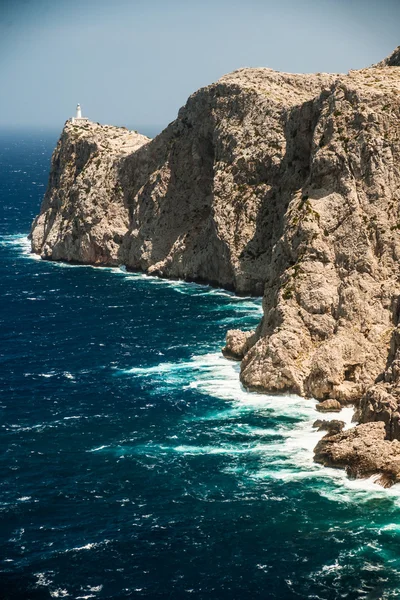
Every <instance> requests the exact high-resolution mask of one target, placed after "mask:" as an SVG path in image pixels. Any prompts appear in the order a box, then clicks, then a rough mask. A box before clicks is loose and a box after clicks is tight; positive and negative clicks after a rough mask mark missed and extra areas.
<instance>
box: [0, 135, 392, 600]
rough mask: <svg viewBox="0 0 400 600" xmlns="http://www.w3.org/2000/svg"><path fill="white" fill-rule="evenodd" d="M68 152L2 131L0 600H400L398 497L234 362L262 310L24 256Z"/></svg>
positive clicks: (39, 138)
mask: <svg viewBox="0 0 400 600" xmlns="http://www.w3.org/2000/svg"><path fill="white" fill-rule="evenodd" d="M58 135H59V132H57V131H33V130H32V131H28V130H18V131H11V130H9V131H5V130H4V131H1V132H0V254H1V260H0V270H1V275H0V282H1V285H0V297H1V300H0V302H1V311H0V319H1V325H0V336H1V343H0V418H1V423H0V456H1V465H0V469H1V470H0V599H1V600H45V599H46V600H47V599H52V598H67V599H73V600H88V599H93V600H103V599H108V600H120V599H121V600H122V599H126V598H138V599H140V598H146V599H149V600H158V599H160V600H161V599H163V600H164V599H171V600H180V599H188V600H200V599H201V600H247V599H251V600H255V599H283V600H291V599H293V600H298V599H303V598H304V599H305V598H312V599H321V600H322V599H324V600H330V599H332V600H333V599H341V598H345V599H349V600H350V599H359V598H363V599H386V598H399V597H400V486H394V487H393V488H391V489H390V490H384V489H383V488H381V487H379V486H378V485H376V484H375V483H374V480H373V478H371V479H369V480H362V481H360V480H358V481H350V480H349V479H347V477H346V475H345V473H344V472H343V471H341V470H335V469H327V468H323V467H321V466H319V465H317V464H315V463H314V462H313V448H314V446H315V445H316V443H317V442H318V440H319V439H320V437H321V436H322V434H321V433H318V432H317V431H316V430H315V429H313V428H312V424H313V422H314V421H315V420H316V419H317V418H318V416H319V415H318V413H317V412H316V411H315V402H314V401H313V400H306V399H302V398H299V397H297V396H270V395H264V394H256V393H249V392H247V391H246V390H245V389H244V388H243V387H242V386H241V384H240V380H239V364H238V363H236V362H232V361H228V360H226V359H225V358H223V356H222V354H221V347H222V346H223V344H224V337H225V333H226V331H227V330H228V329H230V328H243V329H251V328H254V327H255V326H256V325H257V323H258V322H259V320H260V318H261V315H262V303H261V299H260V298H250V297H249V298H243V297H237V296H235V295H234V294H232V293H229V292H227V291H224V290H219V289H215V288H212V287H208V286H204V285H197V284H193V283H185V282H182V281H168V280H162V279H158V278H155V277H149V276H146V275H145V274H143V273H131V272H128V271H126V269H125V268H124V266H123V265H121V267H120V268H93V267H91V266H79V265H78V266H77V265H74V266H72V265H69V264H65V263H55V262H47V261H43V260H41V259H39V258H38V257H36V256H34V255H32V254H31V253H30V244H29V240H28V239H27V235H28V233H29V230H30V226H31V222H32V219H33V218H34V216H35V215H36V214H37V213H38V211H39V207H40V203H41V199H42V197H43V194H44V192H45V189H46V184H47V178H48V172H49V167H50V158H51V153H52V150H53V148H54V146H55V143H56V141H57V138H58ZM352 414H353V413H352V410H351V408H347V409H345V410H344V411H343V412H342V414H341V415H340V417H339V418H341V419H343V420H345V421H346V426H347V427H350V426H351V420H352ZM329 418H337V415H335V414H332V415H329Z"/></svg>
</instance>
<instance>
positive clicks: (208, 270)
mask: <svg viewBox="0 0 400 600" xmlns="http://www.w3.org/2000/svg"><path fill="white" fill-rule="evenodd" d="M399 57H400V54H399V49H397V50H396V51H395V52H394V54H393V55H392V56H391V57H389V58H388V59H386V61H383V62H382V63H380V64H379V65H377V66H375V67H373V68H370V69H365V70H361V71H351V72H350V73H349V74H348V75H340V76H339V75H324V74H317V75H290V74H285V73H277V72H275V71H272V70H269V69H241V70H239V71H236V72H234V73H232V74H230V75H227V76H225V77H223V78H222V79H220V80H219V81H218V82H217V83H215V84H213V85H211V86H209V87H207V88H204V89H201V90H199V91H198V92H196V93H195V94H193V96H191V97H190V98H189V100H188V102H187V104H186V106H185V107H184V108H182V109H181V110H180V112H179V115H178V118H177V119H176V121H174V122H173V123H171V125H169V127H167V129H166V130H164V131H163V132H162V133H161V134H160V135H159V136H157V137H156V138H155V139H154V140H148V139H147V138H145V137H144V136H141V135H139V134H137V133H133V132H128V131H127V130H123V129H118V128H114V127H105V126H99V125H95V124H88V125H85V126H79V127H76V126H73V125H72V124H70V123H67V124H66V126H65V128H64V131H63V133H62V136H61V139H60V141H59V143H58V146H57V149H56V151H55V153H54V155H53V162H52V170H51V175H50V181H49V187H48V190H47V192H46V196H45V198H44V201H43V205H42V208H41V213H40V215H39V217H37V219H36V220H35V222H34V224H33V228H32V234H31V235H32V249H33V251H34V252H36V253H38V254H40V255H41V256H42V257H43V258H47V259H52V260H68V261H77V262H86V263H93V264H111V265H117V264H124V265H126V266H127V267H128V268H131V269H141V270H144V271H147V272H149V273H153V274H158V275H161V276H164V277H172V278H183V279H186V280H197V281H207V282H210V283H213V284H216V285H219V286H223V287H226V288H230V289H234V290H236V291H237V292H239V293H246V294H248V293H250V294H261V293H262V292H264V317H263V319H262V321H261V323H260V325H259V327H258V328H257V330H256V331H255V332H245V333H244V332H240V331H232V332H229V333H228V336H227V345H226V347H225V349H224V352H225V354H226V355H228V356H230V357H233V358H236V359H242V372H241V377H242V380H243V382H244V384H245V385H246V386H247V387H249V388H250V389H259V390H268V391H272V392H295V393H299V394H301V395H304V396H313V397H315V398H317V399H319V400H326V399H336V400H338V401H339V402H341V403H347V402H357V403H359V408H358V416H359V419H360V421H362V422H369V421H374V420H380V421H383V422H384V423H385V427H386V430H385V431H386V435H387V437H388V438H389V439H393V438H398V439H400V426H399V419H400V409H398V405H399V404H400V395H398V390H399V374H400V367H399V365H400V350H399V340H400V337H399V335H400V334H399V330H398V329H397V325H398V322H399V314H400V302H399V268H398V264H399V258H400V212H399V206H400V68H399V65H400V59H399Z"/></svg>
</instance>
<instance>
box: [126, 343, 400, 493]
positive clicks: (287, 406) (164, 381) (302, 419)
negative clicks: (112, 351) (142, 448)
mask: <svg viewBox="0 0 400 600" xmlns="http://www.w3.org/2000/svg"><path fill="white" fill-rule="evenodd" d="M239 371H240V365H239V363H237V362H233V361H229V360H227V359H225V358H224V357H223V356H222V355H221V354H220V353H208V354H204V355H200V356H193V357H192V358H191V359H190V360H188V361H181V362H176V363H169V362H166V363H160V364H158V365H153V366H150V367H136V368H132V369H129V370H128V371H125V372H124V373H125V374H129V375H133V376H135V377H146V378H153V379H154V380H155V382H157V386H156V387H157V390H158V391H159V390H160V387H161V388H162V387H163V386H175V387H181V388H183V389H184V388H189V389H190V388H192V389H196V390H197V391H198V392H199V393H201V394H205V395H209V396H212V397H214V398H219V399H220V400H222V401H224V402H225V403H226V406H225V408H223V409H222V410H218V411H215V412H208V413H206V414H203V415H201V416H197V417H196V418H195V420H196V421H204V422H207V421H218V426H217V427H216V430H217V432H218V434H219V437H220V438H222V440H221V441H222V443H218V444H216V445H204V446H201V445H196V444H193V445H190V444H177V445H176V446H160V449H162V450H164V451H165V450H167V451H168V450H169V451H174V452H177V453H181V454H187V455H196V454H225V455H232V456H235V455H240V454H243V455H244V454H257V455H258V465H259V466H258V467H257V470H256V471H252V472H246V477H249V478H250V479H253V480H262V479H266V480H267V479H276V480H280V481H283V482H290V481H293V480H307V483H308V485H310V486H314V487H315V489H316V490H317V491H318V493H320V494H321V495H322V496H324V497H326V498H328V499H330V500H332V501H335V502H354V501H355V502H359V501H360V500H361V501H365V500H369V499H370V498H371V497H382V496H385V495H386V496H387V495H389V496H391V497H392V498H393V499H395V500H396V499H398V500H396V502H397V501H398V502H399V503H400V486H394V487H393V488H390V489H389V490H385V489H384V488H382V487H381V486H379V485H378V484H377V483H376V481H375V480H376V477H372V478H369V479H358V480H355V481H352V480H349V479H348V478H347V475H346V473H345V472H344V471H342V470H340V469H331V468H326V467H323V466H322V465H319V464H317V463H315V462H314V453H313V450H314V448H315V446H316V445H317V443H318V441H319V440H320V439H321V438H322V437H323V435H325V433H324V432H319V431H317V430H316V429H314V428H313V427H312V425H313V423H314V421H316V420H317V419H320V418H322V419H324V420H334V419H340V420H341V421H344V422H345V429H349V428H351V427H354V426H355V423H354V422H353V408H352V407H345V408H343V409H342V411H341V412H340V413H339V414H338V413H324V415H321V414H319V413H318V412H317V411H316V409H315V406H316V404H317V402H316V401H315V400H311V399H305V398H301V397H299V396H295V395H269V394H258V393H254V392H248V391H246V389H245V388H244V387H243V386H242V385H241V383H240V379H239ZM248 414H251V415H259V416H260V417H263V418H265V417H267V418H271V420H273V421H274V422H275V423H276V427H272V428H271V427H269V428H266V429H262V428H261V429H260V430H259V431H258V428H253V430H252V429H251V428H248V429H247V430H246V425H245V424H243V422H242V421H243V419H245V418H246V415H248ZM285 419H286V421H285ZM214 428H215V427H214ZM246 431H247V433H251V434H252V435H253V437H254V440H255V443H243V442H240V441H237V442H235V435H238V436H239V435H242V434H246ZM226 435H229V436H230V438H231V439H232V443H229V444H227V443H225V441H226V440H224V438H226ZM257 437H258V438H259V441H258V442H257ZM228 470H229V471H230V472H232V473H235V472H236V473H237V475H238V476H242V475H243V469H242V468H241V467H237V468H236V467H235V466H233V467H232V468H228ZM321 483H323V485H321Z"/></svg>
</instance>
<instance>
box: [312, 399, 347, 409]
mask: <svg viewBox="0 0 400 600" xmlns="http://www.w3.org/2000/svg"><path fill="white" fill-rule="evenodd" d="M315 408H316V409H317V410H318V411H319V412H340V411H341V410H342V405H341V404H340V402H338V401H337V400H332V398H330V399H328V400H324V401H323V402H320V403H319V404H317V406H316V407H315Z"/></svg>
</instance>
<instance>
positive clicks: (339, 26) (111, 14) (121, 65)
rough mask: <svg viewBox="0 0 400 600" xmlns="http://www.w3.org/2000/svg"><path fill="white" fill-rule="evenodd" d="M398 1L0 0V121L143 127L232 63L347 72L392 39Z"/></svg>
mask: <svg viewBox="0 0 400 600" xmlns="http://www.w3.org/2000/svg"><path fill="white" fill-rule="evenodd" d="M399 23H400V0H371V1H368V0H240V1H239V0H213V1H211V0H198V1H193V0H186V1H184V0H80V1H79V0H68V2H67V1H65V0H0V82H1V88H0V89H1V93H0V126H2V127H4V126H13V125H19V126H20V125H22V126H26V125H30V126H32V125H37V126H40V127H43V126H48V127H51V128H59V129H61V127H62V125H63V123H64V121H65V120H66V119H67V118H68V117H70V116H71V115H72V114H73V113H74V109H75V106H76V103H77V102H78V101H79V102H80V103H81V105H82V107H83V113H84V115H85V116H88V117H89V118H91V119H92V120H94V121H100V122H101V123H110V124H118V125H133V126H136V127H137V128H139V129H140V128H142V129H143V128H145V127H146V126H148V125H157V126H164V125H166V124H167V123H168V122H170V121H172V120H173V119H174V118H175V116H176V114H177V112H178V109H179V108H180V106H182V105H183V104H184V103H185V102H186V99H187V97H188V96H189V95H190V94H191V93H192V92H194V91H195V90H196V89H198V88H199V87H201V86H204V85H208V84H209V83H212V82H213V81H215V80H217V79H218V78H219V77H221V76H222V75H224V74H225V73H228V72H229V71H233V70H234V69H237V68H239V67H247V66H248V67H261V66H267V67H271V68H274V69H278V70H283V71H291V72H312V71H334V72H345V71H348V70H349V69H351V68H361V67H363V66H368V65H370V64H372V63H374V62H377V61H379V60H381V59H382V58H384V57H385V56H386V55H388V54H389V53H390V52H391V51H392V50H393V49H394V48H395V47H396V46H398V45H399V44H400V32H399Z"/></svg>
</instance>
